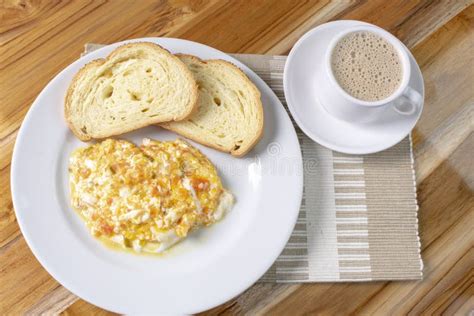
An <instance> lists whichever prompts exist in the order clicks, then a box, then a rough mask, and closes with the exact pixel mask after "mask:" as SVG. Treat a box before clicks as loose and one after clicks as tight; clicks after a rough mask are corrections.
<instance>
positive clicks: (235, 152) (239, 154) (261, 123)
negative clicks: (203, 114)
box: [158, 54, 264, 157]
mask: <svg viewBox="0 0 474 316" xmlns="http://www.w3.org/2000/svg"><path fill="white" fill-rule="evenodd" d="M175 56H177V57H180V56H183V57H186V58H190V59H193V60H195V61H196V62H198V63H204V64H208V63H216V64H224V65H226V66H229V67H231V68H233V69H234V70H235V71H236V73H237V74H238V75H239V76H240V77H241V78H242V80H244V81H246V82H247V83H248V85H249V86H251V87H252V89H253V90H254V92H255V94H256V96H257V97H256V100H255V101H256V103H257V104H258V106H257V107H258V109H257V111H258V116H259V119H258V128H257V130H258V133H257V134H256V135H255V136H254V137H253V139H251V141H250V142H249V143H248V144H247V145H246V146H240V147H239V148H238V149H237V150H234V149H231V150H227V149H225V148H221V147H219V146H217V145H215V144H213V143H211V142H208V141H206V140H205V139H200V138H198V137H196V135H193V134H192V133H187V132H183V131H178V130H176V129H174V128H173V127H172V126H168V125H158V126H160V127H162V128H165V129H168V130H170V131H173V132H175V133H178V134H180V135H182V136H184V137H186V138H189V139H192V140H193V141H195V142H197V143H200V144H202V145H205V146H207V147H211V148H214V149H216V150H219V151H222V152H226V153H229V154H231V155H232V156H234V157H243V156H244V155H246V154H247V153H248V152H249V151H250V150H252V148H253V147H255V145H257V143H258V142H259V141H260V139H261V138H262V137H263V128H264V115H263V105H262V101H261V93H260V91H259V90H258V89H257V87H256V86H255V84H254V83H253V82H252V81H251V80H250V79H249V78H248V77H247V75H246V74H245V73H244V72H243V71H242V70H241V69H240V68H239V67H237V66H236V65H234V64H233V63H231V62H229V61H226V60H223V59H209V60H202V59H200V58H199V57H196V56H194V55H189V54H175ZM196 108H197V107H196Z"/></svg>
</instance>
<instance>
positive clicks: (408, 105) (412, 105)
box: [392, 87, 423, 115]
mask: <svg viewBox="0 0 474 316" xmlns="http://www.w3.org/2000/svg"><path fill="white" fill-rule="evenodd" d="M422 102H423V98H422V96H421V94H420V93H419V92H418V91H416V90H414V89H412V88H411V87H407V88H406V90H405V91H404V92H403V94H402V95H401V96H400V97H399V98H398V99H396V100H395V101H394V102H393V106H392V108H393V109H394V110H395V112H397V113H398V114H401V115H412V114H413V113H415V112H418V110H419V109H420V108H421V104H422Z"/></svg>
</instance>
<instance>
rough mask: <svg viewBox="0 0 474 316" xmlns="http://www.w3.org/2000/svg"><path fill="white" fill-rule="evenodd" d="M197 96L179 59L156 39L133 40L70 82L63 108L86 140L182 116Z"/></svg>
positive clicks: (183, 116)
mask: <svg viewBox="0 0 474 316" xmlns="http://www.w3.org/2000/svg"><path fill="white" fill-rule="evenodd" d="M197 100H198V90H197V85H196V82H195V80H194V78H193V75H192V74H191V72H190V71H189V70H188V68H187V67H186V65H184V63H182V62H181V61H180V60H179V58H177V57H175V56H174V55H172V54H170V53H169V52H168V51H167V50H165V49H163V48H161V47H160V46H159V45H156V44H153V43H133V44H126V45H123V46H120V47H119V48H117V49H116V50H114V51H113V52H112V53H111V54H110V55H109V56H108V57H107V58H106V59H98V60H94V61H92V62H91V63H89V64H87V65H85V66H84V67H83V68H82V69H81V70H80V71H79V72H78V73H77V74H76V76H75V77H74V79H73V81H72V83H71V85H70V86H69V89H68V91H67V95H66V100H65V109H64V112H65V117H66V120H67V122H68V124H69V126H70V128H71V130H72V131H73V133H74V134H75V135H76V136H77V137H78V138H79V139H81V140H84V141H87V140H90V139H100V138H105V137H109V136H113V135H119V134H123V133H126V132H129V131H132V130H135V129H138V128H140V127H144V126H147V125H151V124H155V123H160V122H168V121H178V120H183V119H185V118H186V117H188V116H189V115H190V114H191V112H192V111H193V109H194V108H195V107H196V106H197Z"/></svg>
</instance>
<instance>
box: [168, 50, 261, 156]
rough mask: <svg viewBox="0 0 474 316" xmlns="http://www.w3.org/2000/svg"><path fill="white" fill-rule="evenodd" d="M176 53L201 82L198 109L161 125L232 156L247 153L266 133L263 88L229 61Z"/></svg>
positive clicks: (199, 82) (198, 81)
mask: <svg viewBox="0 0 474 316" xmlns="http://www.w3.org/2000/svg"><path fill="white" fill-rule="evenodd" d="M176 56H178V57H179V58H180V59H181V60H182V61H183V62H184V63H185V64H186V65H187V66H188V68H189V69H190V70H191V72H192V73H193V75H194V78H195V80H196V82H197V84H198V89H199V101H198V108H197V110H196V111H195V112H193V114H191V116H190V117H189V118H188V119H186V120H184V121H180V122H168V123H163V124H160V126H162V127H164V128H166V129H169V130H172V131H174V132H176V133H178V134H181V135H183V136H185V137H187V138H190V139H192V140H194V141H196V142H198V143H201V144H203V145H206V146H209V147H213V148H215V149H217V150H220V151H224V152H228V153H230V154H232V155H233V156H236V157H241V156H243V155H245V154H246V153H247V152H248V151H249V150H250V149H252V147H253V146H255V144H256V143H257V142H258V140H259V139H260V137H261V136H262V132H263V107H262V102H261V100H260V91H258V89H257V88H256V87H255V85H254V84H253V83H252V82H251V81H250V80H249V79H248V78H247V76H246V75H245V74H244V73H243V72H242V71H241V70H240V69H239V68H237V67H236V66H234V65H233V64H231V63H229V62H227V61H224V60H207V61H203V60H201V59H199V58H197V57H195V56H191V55H181V54H178V55H176Z"/></svg>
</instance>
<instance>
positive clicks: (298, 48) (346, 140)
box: [283, 20, 424, 154]
mask: <svg viewBox="0 0 474 316" xmlns="http://www.w3.org/2000/svg"><path fill="white" fill-rule="evenodd" d="M366 24H367V23H363V22H359V21H349V20H346V21H335V22H330V23H326V24H323V25H321V26H318V27H316V28H314V29H312V30H311V31H309V32H308V33H306V34H305V35H304V36H303V37H301V38H300V39H299V40H298V42H297V43H296V44H295V46H294V47H293V49H292V50H291V52H290V54H289V56H288V59H287V61H286V65H285V71H284V78H283V83H284V90H285V97H286V102H287V104H288V107H289V109H290V112H291V114H292V115H293V118H294V119H295V121H296V123H297V124H298V126H299V127H300V128H301V129H302V130H303V132H304V133H305V134H306V135H308V137H310V138H311V139H313V140H314V141H315V142H318V143H319V144H321V145H323V146H325V147H327V148H330V149H332V150H335V151H339V152H343V153H347V154H370V153H375V152H378V151H382V150H384V149H387V148H389V147H392V146H393V145H395V144H397V143H398V142H399V141H401V140H402V139H404V138H405V137H406V136H407V135H408V134H409V133H410V131H411V130H412V129H413V127H414V126H415V124H416V122H417V121H418V119H419V118H420V116H421V112H422V111H423V104H422V105H421V107H420V108H419V110H418V111H417V112H416V113H414V114H412V115H409V116H406V115H401V114H398V113H397V112H395V111H394V110H392V109H390V108H388V109H387V110H386V111H384V113H383V114H382V115H381V117H380V119H378V120H377V121H375V122H370V123H348V122H345V121H342V120H339V119H337V118H335V117H334V116H332V115H330V114H329V113H328V112H327V111H326V110H325V109H324V108H323V107H322V105H321V104H320V103H319V102H318V101H317V99H318V98H317V96H318V94H320V93H324V91H320V90H319V89H318V88H319V87H320V84H318V82H319V80H318V78H320V76H319V73H320V71H322V69H323V68H322V63H323V61H324V54H325V52H326V49H327V46H328V44H329V42H330V40H331V39H332V38H333V37H334V36H335V35H336V34H338V33H339V32H341V31H344V30H345V29H347V28H351V27H355V26H359V25H366ZM407 51H408V49H407ZM408 55H409V57H410V62H411V67H412V74H411V78H410V82H409V85H410V86H411V87H412V88H413V89H415V90H416V91H418V92H419V93H420V94H421V95H422V97H423V99H424V85H423V77H422V75H421V71H420V68H419V67H418V64H417V63H416V61H415V58H414V57H413V55H412V54H411V53H410V51H408Z"/></svg>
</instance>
